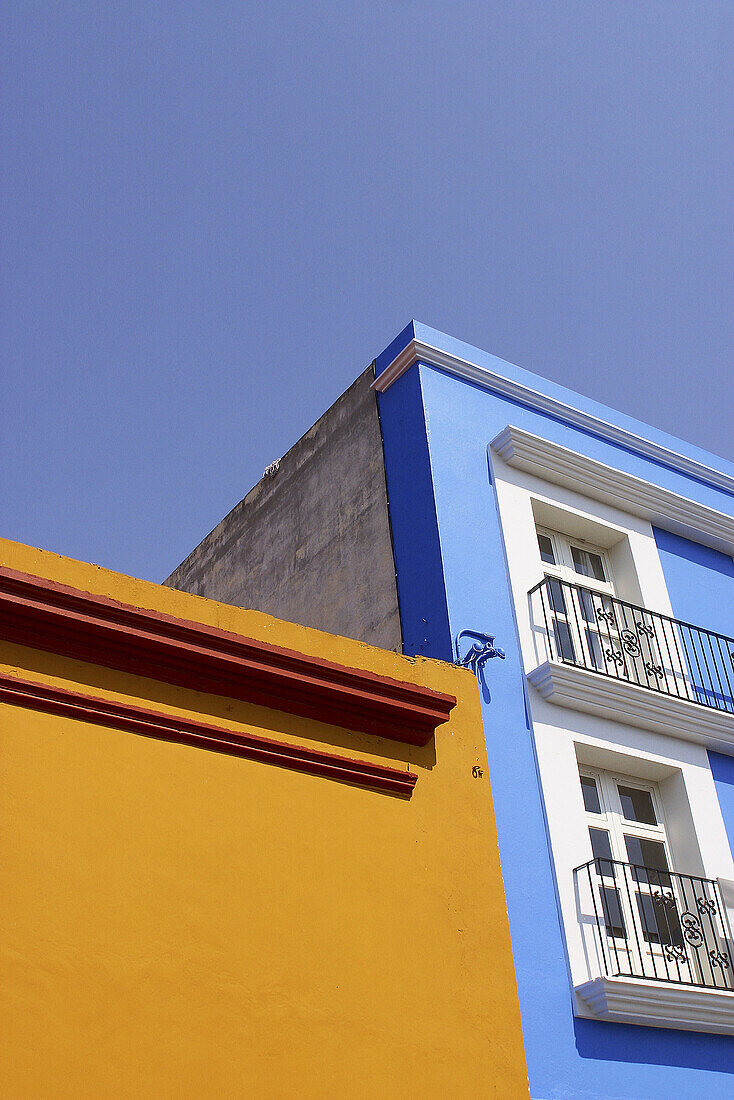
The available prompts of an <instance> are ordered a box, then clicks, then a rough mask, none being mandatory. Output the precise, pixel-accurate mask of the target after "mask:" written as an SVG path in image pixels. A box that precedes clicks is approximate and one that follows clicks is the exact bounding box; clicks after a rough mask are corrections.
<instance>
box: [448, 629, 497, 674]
mask: <svg viewBox="0 0 734 1100" xmlns="http://www.w3.org/2000/svg"><path fill="white" fill-rule="evenodd" d="M462 638H472V639H473V640H474V644H473V645H472V646H470V648H469V649H468V650H467V651H466V653H465V654H464V656H463V657H462V655H461V639H462ZM492 657H499V658H500V660H502V661H504V659H505V651H504V649H500V647H499V646H496V645H495V644H494V634H482V633H481V632H480V631H478V630H460V631H459V633H458V634H457V635H456V664H457V665H459V666H460V667H461V668H470V669H471V670H472V672H473V673H474V675H475V676H477V677H479V673H480V671H481V670H482V669H483V668H484V665H485V664H486V663H487V661H489V660H491V658H492Z"/></svg>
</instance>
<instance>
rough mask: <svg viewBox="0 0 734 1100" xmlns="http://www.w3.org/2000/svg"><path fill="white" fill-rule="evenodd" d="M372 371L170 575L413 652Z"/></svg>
mask: <svg viewBox="0 0 734 1100" xmlns="http://www.w3.org/2000/svg"><path fill="white" fill-rule="evenodd" d="M373 378H374V371H373V368H372V367H369V368H368V369H367V370H366V371H365V372H364V373H363V374H362V375H360V377H359V378H358V379H357V380H356V382H354V383H353V385H352V386H350V388H349V389H348V390H347V391H346V393H344V394H342V396H341V397H340V398H339V400H338V401H336V402H335V404H334V405H332V407H331V408H330V409H329V410H328V411H327V412H326V413H324V415H323V416H322V417H321V419H320V420H318V421H317V422H316V424H314V426H313V427H312V428H311V429H310V431H308V432H307V433H306V434H305V435H304V436H303V438H302V439H300V440H299V441H298V443H296V444H295V446H294V447H292V448H291V449H290V451H288V453H287V454H286V455H285V456H284V457H283V458H282V459H281V460H280V462H279V463H277V464H276V466H277V468H275V469H272V468H271V469H272V472H268V473H267V474H266V475H265V476H264V477H263V478H262V479H261V480H260V481H259V482H258V484H257V485H256V486H255V487H254V489H252V490H251V491H250V492H249V493H248V494H247V496H246V497H245V498H244V500H241V501H240V503H239V504H238V505H237V506H236V507H235V508H233V509H232V511H231V512H230V513H229V515H227V516H225V518H224V519H223V520H222V522H221V523H220V524H219V525H218V526H217V527H215V528H214V530H213V531H212V532H211V534H210V535H207V537H206V538H205V539H204V541H203V542H201V543H200V544H199V545H198V546H197V547H196V549H195V550H193V551H192V552H191V554H189V556H188V557H187V558H186V560H185V561H184V562H182V563H181V565H179V566H178V568H177V569H175V570H174V571H173V573H172V574H171V575H170V577H168V579H167V580H166V581H165V582H164V583H165V584H167V585H168V586H169V587H171V588H178V589H180V590H181V591H184V592H193V593H194V594H195V595H199V596H208V597H210V598H211V599H215V600H221V601H222V602H224V603H230V604H236V605H237V606H239V607H248V608H253V609H254V610H257V611H266V612H268V613H269V614H271V615H277V616H278V617H279V618H282V619H287V620H289V621H290V622H297V623H301V624H303V625H304V626H313V627H317V628H318V629H320V630H328V631H330V632H331V633H333V634H342V635H344V636H346V637H348V638H356V639H357V640H359V641H364V642H369V643H370V644H371V645H378V646H382V647H383V648H385V649H393V650H396V651H398V652H400V651H401V650H402V639H401V633H400V616H399V612H398V597H397V588H396V582H395V563H394V559H393V552H392V542H391V538H390V521H389V516H388V508H387V492H386V488H385V466H384V460H383V453H382V437H381V434H380V423H379V417H378V413H377V401H376V399H375V394H374V391H373V390H371V389H370V383H371V382H372V380H373Z"/></svg>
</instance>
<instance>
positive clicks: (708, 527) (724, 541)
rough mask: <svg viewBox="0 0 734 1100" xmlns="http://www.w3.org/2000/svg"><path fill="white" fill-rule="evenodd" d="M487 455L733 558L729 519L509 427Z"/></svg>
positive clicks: (731, 521) (733, 533) (733, 535)
mask: <svg viewBox="0 0 734 1100" xmlns="http://www.w3.org/2000/svg"><path fill="white" fill-rule="evenodd" d="M490 449H491V450H492V451H494V452H495V453H496V454H498V455H499V456H500V458H502V460H503V461H504V462H506V463H507V464H508V465H509V466H514V467H515V468H516V469H519V470H526V471H528V472H531V473H534V474H536V475H540V476H541V477H543V478H544V479H545V480H546V481H547V482H549V483H551V484H553V485H562V486H566V487H568V488H571V489H574V490H576V491H577V492H580V493H583V494H585V495H591V496H593V498H594V499H596V500H600V501H605V502H606V503H608V504H612V505H614V506H617V507H621V508H623V509H624V510H625V511H626V512H629V513H630V514H632V515H636V516H640V517H642V518H643V519H647V520H649V521H650V522H652V523H655V524H656V525H657V526H659V527H663V528H665V530H668V531H673V532H674V533H675V534H680V535H683V536H684V537H692V538H693V539H695V540H697V541H698V542H702V543H704V545H706V546H711V547H713V548H714V549H716V550H720V551H722V552H723V553H724V554H730V555H732V554H734V518H732V517H731V516H729V515H726V513H724V512H719V511H717V510H716V509H714V508H709V507H708V506H707V505H705V504H699V503H698V502H697V501H695V500H690V499H689V498H687V497H682V496H678V494H677V493H672V492H670V490H668V489H662V488H661V487H660V486H659V485H654V484H653V483H652V482H649V481H645V480H644V479H643V478H639V477H636V476H634V475H633V474H627V473H624V472H623V471H622V470H617V469H615V468H614V467H612V466H608V465H606V463H604V462H598V461H597V460H596V459H593V458H588V457H587V456H586V455H582V454H579V453H578V452H577V451H572V450H570V449H569V448H568V447H562V446H561V445H560V444H558V443H551V442H550V440H547V439H543V438H542V437H541V436H538V435H533V433H532V432H528V431H525V429H523V428H516V427H513V426H512V425H510V424H508V426H507V427H506V428H504V429H503V430H502V431H501V432H500V433H499V435H498V436H496V437H495V438H494V439H493V440H492V442H491V444H490Z"/></svg>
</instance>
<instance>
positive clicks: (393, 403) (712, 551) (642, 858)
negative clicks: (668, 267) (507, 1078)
mask: <svg viewBox="0 0 734 1100" xmlns="http://www.w3.org/2000/svg"><path fill="white" fill-rule="evenodd" d="M375 375H376V381H375V388H376V389H377V390H378V393H379V397H378V403H379V413H380V421H381V425H382V434H383V446H384V456H385V471H386V479H387V489H388V499H389V508H390V522H391V527H392V537H393V544H394V552H395V564H396V573H397V584H398V596H399V606H400V615H401V623H402V631H403V640H404V649H405V651H406V652H412V653H416V654H418V653H420V654H424V655H426V656H433V657H438V658H441V659H444V660H446V659H448V660H451V659H456V657H457V656H458V654H457V648H456V639H457V637H458V636H459V635H460V633H461V631H463V630H466V629H471V630H474V631H478V632H484V633H488V634H491V635H493V636H494V638H495V640H496V645H498V646H501V647H502V649H503V650H504V651H505V653H506V659H505V660H504V661H500V660H488V661H487V662H486V663H485V664H484V665H483V667H482V668H481V669H480V678H481V680H482V694H483V708H484V722H485V730H486V739H487V746H488V752H489V761H490V777H491V784H492V791H493V797H494V803H495V813H496V817H497V828H498V833H499V839H500V854H501V858H502V866H503V874H504V880H505V888H506V893H507V903H508V909H509V915H510V928H511V934H512V942H513V951H514V957H515V966H516V971H517V980H518V988H519V994H520V1005H521V1011H522V1018H523V1029H524V1037H525V1044H526V1053H527V1060H528V1070H529V1076H530V1087H531V1095H532V1096H533V1097H534V1098H535V1100H550V1098H561V1097H563V1098H567V1100H570V1098H573V1100H577V1098H578V1100H581V1098H584V1100H590V1098H597V1097H598V1098H600V1100H601V1098H605V1100H609V1098H612V1097H614V1098H617V1097H618V1098H624V1100H632V1098H640V1100H642V1098H645V1100H668V1098H670V1097H673V1096H702V1097H703V1096H705V1097H707V1098H713V1097H717V1098H718V1097H721V1098H722V1100H723V1097H730V1096H732V1095H734V1076H732V1075H733V1074H734V1038H732V1036H734V992H733V989H734V983H733V981H732V954H731V941H730V932H729V921H730V920H731V918H732V916H733V915H734V914H732V906H733V905H734V889H733V888H734V883H732V879H734V865H733V864H732V843H733V842H734V700H733V699H732V684H733V683H734V639H732V637H731V635H732V634H734V561H733V560H732V553H734V519H733V518H732V517H733V516H734V467H732V466H731V465H728V464H726V463H724V462H723V461H722V460H719V459H717V458H715V457H713V456H711V455H709V454H706V453H704V452H702V451H699V450H698V449H696V448H694V447H692V446H689V445H688V444H685V443H682V442H680V441H678V440H674V439H671V438H670V437H668V436H666V435H664V434H663V433H661V432H658V431H656V430H655V429H653V428H650V427H647V426H645V425H642V424H640V423H637V422H635V421H634V420H632V419H631V418H629V417H626V416H624V415H622V414H620V413H616V412H613V411H612V410H610V409H607V408H604V407H601V406H599V405H597V404H595V403H594V402H592V401H590V400H587V399H585V398H583V397H580V396H579V395H576V394H573V393H570V392H569V391H566V390H564V389H563V388H561V387H559V386H556V385H553V384H551V383H549V382H547V381H545V380H543V379H540V378H538V377H535V376H533V375H530V374H528V373H527V372H525V371H522V370H519V369H518V368H515V367H513V366H511V365H509V364H507V363H505V362H502V361H500V360H498V359H496V358H495V357H493V356H491V355H488V354H485V353H483V352H481V351H479V350H477V349H475V348H472V347H469V346H467V345H466V344H463V343H461V342H459V341H456V340H453V339H451V338H449V337H447V336H445V335H443V334H441V333H438V332H435V331H434V330H431V329H428V328H426V327H425V326H422V325H419V324H418V323H412V324H411V325H409V326H408V327H407V328H406V329H405V330H404V331H403V332H402V333H401V334H400V336H399V337H398V338H397V339H396V340H395V341H394V342H393V343H392V344H391V345H390V347H389V348H388V349H387V350H386V351H385V352H384V353H383V354H382V355H381V356H380V357H379V358H378V359H377V360H376V363H375ZM531 593H532V595H530V594H531Z"/></svg>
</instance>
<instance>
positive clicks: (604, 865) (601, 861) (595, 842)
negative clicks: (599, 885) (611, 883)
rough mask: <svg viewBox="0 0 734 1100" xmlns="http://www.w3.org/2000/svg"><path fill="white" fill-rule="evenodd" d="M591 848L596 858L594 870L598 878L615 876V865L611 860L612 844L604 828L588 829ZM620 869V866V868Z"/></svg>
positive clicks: (614, 877)
mask: <svg viewBox="0 0 734 1100" xmlns="http://www.w3.org/2000/svg"><path fill="white" fill-rule="evenodd" d="M589 836H590V837H591V850H592V852H593V853H594V859H595V860H596V864H595V865H594V866H595V870H596V873H597V875H599V877H600V878H612V879H615V880H616V878H617V867H616V865H615V864H614V863H613V862H612V846H611V844H610V842H609V833H608V832H607V831H606V829H589ZM620 870H621V868H620Z"/></svg>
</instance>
